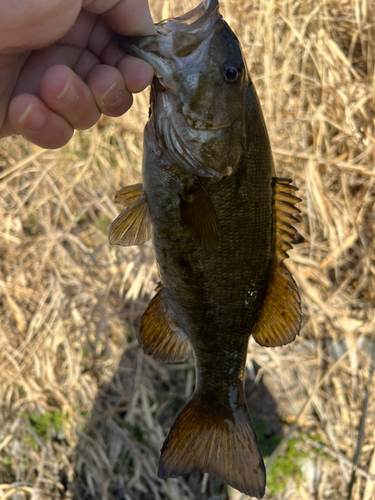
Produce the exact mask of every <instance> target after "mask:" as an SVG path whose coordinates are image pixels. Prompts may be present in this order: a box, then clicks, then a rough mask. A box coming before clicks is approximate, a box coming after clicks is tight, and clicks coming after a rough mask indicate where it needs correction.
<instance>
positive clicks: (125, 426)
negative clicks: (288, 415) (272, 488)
mask: <svg viewBox="0 0 375 500" xmlns="http://www.w3.org/2000/svg"><path fill="white" fill-rule="evenodd" d="M194 374H195V369H194V364H193V360H192V359H190V358H189V360H188V363H184V364H177V365H161V364H159V363H157V362H155V361H154V360H152V359H151V358H149V357H148V356H145V355H143V352H142V351H141V350H140V348H139V347H138V345H137V344H136V343H135V342H133V343H132V344H130V345H129V348H128V349H127V350H126V351H125V352H124V353H123V355H122V357H121V360H120V363H119V366H118V369H117V371H116V373H115V375H114V376H113V378H112V380H111V381H110V383H109V384H108V385H106V386H105V387H102V388H101V390H100V391H99V394H98V396H97V399H96V401H95V404H94V407H93V410H92V412H91V415H90V417H89V419H88V421H87V424H86V426H85V429H84V430H83V431H82V432H81V438H80V442H79V444H78V446H77V448H76V452H75V457H74V463H73V464H72V465H73V467H74V473H75V475H74V477H71V478H70V480H69V479H68V477H62V478H61V479H62V482H63V483H65V487H66V488H67V489H68V490H69V491H70V495H71V498H73V499H74V500H124V499H125V500H134V499H142V500H148V499H150V500H151V499H152V500H153V499H156V500H159V499H160V500H161V499H173V500H182V499H197V500H205V499H212V500H213V499H227V498H228V493H227V488H226V486H225V485H224V484H223V483H222V482H220V481H218V480H217V479H216V478H214V477H211V476H208V477H206V478H204V476H203V474H201V473H198V472H193V473H191V474H186V475H184V476H181V477H179V478H176V479H169V480H167V481H164V480H161V479H159V478H158V477H157V464H158V460H159V453H160V448H161V445H162V443H163V440H164V436H165V434H166V433H167V432H168V430H169V428H170V426H171V425H172V423H173V420H174V418H175V416H176V414H177V412H178V411H179V410H180V409H181V408H182V406H183V405H184V404H185V403H186V401H187V399H188V396H189V394H190V393H191V391H192V389H193V385H194ZM245 394H246V399H247V404H248V407H249V410H250V415H251V419H252V422H253V425H254V428H255V430H256V433H257V436H258V441H259V445H260V448H261V452H262V454H263V456H264V458H266V457H267V456H268V455H269V454H270V453H272V451H273V450H274V448H275V447H276V446H277V444H278V442H279V441H280V439H281V433H282V428H281V422H280V420H279V419H278V417H277V411H276V404H275V402H274V400H273V399H272V397H271V395H270V394H269V392H268V391H267V389H266V387H265V386H264V385H263V383H262V381H260V382H259V383H258V384H257V385H255V384H254V382H253V381H252V380H249V379H247V380H246V385H245ZM202 486H203V487H202ZM202 490H203V491H202Z"/></svg>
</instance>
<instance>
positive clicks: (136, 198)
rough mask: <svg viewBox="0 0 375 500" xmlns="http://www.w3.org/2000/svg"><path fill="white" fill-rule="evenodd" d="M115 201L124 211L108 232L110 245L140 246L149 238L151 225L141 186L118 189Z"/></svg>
mask: <svg viewBox="0 0 375 500" xmlns="http://www.w3.org/2000/svg"><path fill="white" fill-rule="evenodd" d="M115 201H116V202H117V203H120V204H121V205H125V206H126V209H125V210H123V211H122V212H121V213H120V215H119V216H118V217H117V218H116V219H115V220H114V221H113V222H112V224H111V225H110V227H109V231H108V238H109V242H110V244H111V245H121V246H124V247H128V246H131V245H142V243H144V242H145V241H147V240H149V239H150V238H151V224H150V218H149V209H148V204H147V201H146V198H145V195H144V193H143V185H142V184H135V185H134V186H127V187H125V188H122V189H120V191H118V193H117V194H116V197H115Z"/></svg>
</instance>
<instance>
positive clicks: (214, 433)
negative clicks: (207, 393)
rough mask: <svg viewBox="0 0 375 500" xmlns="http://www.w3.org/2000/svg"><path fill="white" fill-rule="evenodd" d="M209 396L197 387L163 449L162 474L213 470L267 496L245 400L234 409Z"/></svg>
mask: <svg viewBox="0 0 375 500" xmlns="http://www.w3.org/2000/svg"><path fill="white" fill-rule="evenodd" d="M204 399H205V398H203V395H202V397H199V396H198V395H197V393H195V394H194V395H193V397H192V399H191V400H190V401H189V402H188V403H187V405H186V406H185V407H184V408H183V409H182V411H181V412H180V413H179V415H178V416H177V418H176V420H175V422H174V424H173V426H172V428H171V430H170V432H169V434H168V436H167V439H166V440H165V442H164V444H163V447H162V450H161V457H160V462H159V470H158V475H159V477H160V478H162V479H165V478H167V477H177V476H179V475H180V474H186V473H188V472H191V471H192V470H197V471H200V472H208V473H209V474H212V475H213V476H216V477H217V478H218V479H220V480H221V481H224V482H225V483H227V484H229V485H230V486H232V487H233V488H236V489H237V490H239V491H241V492H242V493H245V494H246V495H250V496H253V497H254V496H255V497H257V498H262V497H263V495H264V491H265V485H266V474H265V468H264V464H263V459H262V456H261V454H260V451H259V448H258V443H257V439H256V436H255V433H254V430H253V427H252V425H251V421H250V418H249V416H248V414H247V411H246V407H245V405H243V407H240V408H238V409H237V410H231V408H230V406H229V405H228V407H224V408H223V407H221V408H220V407H219V408H218V407H217V406H213V405H210V404H207V403H205V401H204Z"/></svg>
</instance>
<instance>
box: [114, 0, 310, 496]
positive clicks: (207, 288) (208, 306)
mask: <svg viewBox="0 0 375 500" xmlns="http://www.w3.org/2000/svg"><path fill="white" fill-rule="evenodd" d="M156 27H157V32H158V34H157V35H156V36H150V37H139V38H137V39H132V40H127V41H125V42H124V45H125V47H126V49H127V50H128V51H129V52H130V53H132V54H133V55H136V56H139V57H142V58H143V59H145V60H146V61H148V62H150V63H151V64H152V65H153V66H154V68H155V72H156V75H157V78H155V80H154V83H153V87H152V91H151V113H150V119H149V121H148V123H147V126H146V129H145V140H144V161H143V171H142V177H143V186H142V185H141V184H138V185H136V186H129V187H127V188H123V189H122V190H121V191H120V192H119V193H118V194H117V196H116V200H117V201H118V202H119V203H122V204H124V205H125V206H126V209H125V211H123V212H122V213H121V214H120V215H119V217H118V218H117V219H116V220H115V221H114V222H113V223H112V226H111V228H110V242H111V243H112V244H122V245H131V244H141V243H143V242H144V241H146V240H147V239H148V238H150V237H151V235H152V239H153V245H154V249H155V256H156V261H157V265H158V270H159V273H160V282H161V283H160V285H158V288H157V294H156V295H155V297H154V298H153V299H152V301H151V302H150V304H149V307H148V309H147V311H146V312H145V314H144V315H143V317H142V320H141V324H140V331H139V340H140V343H141V344H142V346H143V348H144V350H145V352H146V353H148V354H150V355H152V356H153V357H154V358H155V359H158V360H160V361H162V362H177V361H183V360H184V359H186V357H187V355H188V353H189V351H190V348H191V347H192V349H193V352H194V357H195V363H196V388H195V392H194V394H193V396H192V398H191V399H190V401H189V402H188V403H187V405H186V406H185V407H184V408H183V409H182V410H181V412H180V413H179V415H178V416H177V418H176V420H175V423H174V424H173V426H172V428H171V430H170V433H169V435H168V437H167V439H166V441H165V443H164V445H163V448H162V454H161V459H160V464H159V476H160V477H162V478H166V477H175V476H178V475H180V474H183V473H187V472H190V471H191V470H199V471H202V472H208V473H211V474H213V475H216V476H217V477H219V478H220V479H222V480H223V481H225V482H227V483H228V484H230V485H231V486H233V487H235V488H237V489H239V490H240V491H242V492H244V493H246V494H248V495H252V496H257V497H259V498H261V497H262V496H263V495H264V491H265V469H264V465H263V460H262V457H261V455H260V452H259V448H258V444H257V440H256V436H255V433H254V430H253V428H252V425H251V421H250V418H249V416H248V412H247V407H246V402H245V398H244V387H243V386H244V375H245V363H246V354H247V346H248V340H249V337H250V335H253V337H254V338H255V340H256V341H257V342H258V343H260V344H261V345H265V346H276V345H284V344H286V343H288V342H291V341H292V340H293V339H294V338H295V336H296V334H297V333H298V330H299V326H300V304H299V297H298V292H297V289H296V286H295V283H294V281H293V279H292V277H291V276H290V274H289V272H288V271H287V269H286V267H285V266H284V264H283V262H282V261H283V260H284V258H285V257H287V255H286V251H287V250H288V249H289V248H291V245H290V243H291V242H292V241H293V233H294V229H293V228H292V227H291V225H290V223H292V222H295V221H296V219H295V218H294V217H293V215H292V214H293V213H296V212H297V211H298V209H296V208H295V207H294V205H295V203H296V202H298V201H299V200H298V198H296V197H295V196H294V195H293V192H294V190H295V188H293V186H291V185H290V181H289V180H288V179H277V178H276V177H275V173H274V167H273V160H272V154H271V150H270V144H269V139H268V135H267V130H266V127H265V124H264V120H263V116H262V112H261V108H260V104H259V101H258V98H257V95H256V92H255V89H254V87H253V85H252V82H251V79H250V77H249V75H248V72H247V68H246V64H245V62H244V60H243V57H242V53H241V49H240V46H239V43H238V41H237V39H236V37H235V35H234V34H233V32H232V31H231V30H230V28H229V27H228V25H227V24H226V23H225V22H224V21H223V20H222V18H221V16H220V14H219V12H218V3H217V0H206V2H203V3H202V4H201V5H199V6H198V7H197V8H196V9H194V10H193V11H192V12H190V13H188V14H185V16H182V17H181V18H177V19H172V20H169V21H165V22H162V23H159V24H158V25H156Z"/></svg>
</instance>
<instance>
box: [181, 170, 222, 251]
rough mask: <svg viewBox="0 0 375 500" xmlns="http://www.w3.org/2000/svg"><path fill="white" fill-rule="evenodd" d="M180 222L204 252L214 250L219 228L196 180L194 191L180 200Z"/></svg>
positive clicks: (206, 197)
mask: <svg viewBox="0 0 375 500" xmlns="http://www.w3.org/2000/svg"><path fill="white" fill-rule="evenodd" d="M181 211H182V221H183V223H184V224H185V225H186V226H187V227H188V228H189V231H190V234H191V238H192V240H193V241H194V243H196V244H197V245H199V246H200V247H202V248H203V250H205V251H212V250H214V249H215V248H216V246H217V244H218V242H219V239H220V226H219V220H218V218H217V215H216V212H215V209H214V207H213V205H212V202H211V200H210V198H209V196H208V194H207V192H206V190H205V189H204V187H203V186H202V184H201V183H200V182H199V181H198V180H196V182H195V185H194V190H193V191H192V192H191V193H190V194H189V196H188V197H186V199H185V198H184V199H183V200H181Z"/></svg>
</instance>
